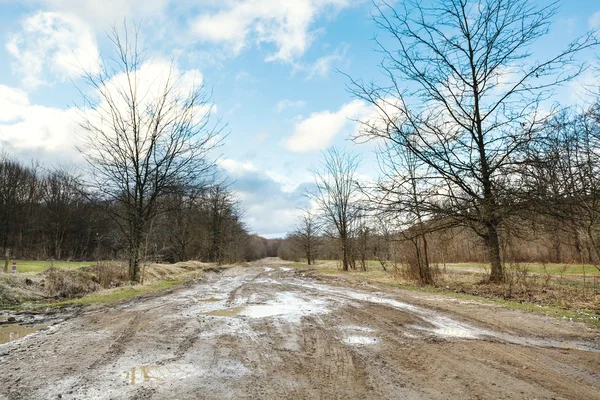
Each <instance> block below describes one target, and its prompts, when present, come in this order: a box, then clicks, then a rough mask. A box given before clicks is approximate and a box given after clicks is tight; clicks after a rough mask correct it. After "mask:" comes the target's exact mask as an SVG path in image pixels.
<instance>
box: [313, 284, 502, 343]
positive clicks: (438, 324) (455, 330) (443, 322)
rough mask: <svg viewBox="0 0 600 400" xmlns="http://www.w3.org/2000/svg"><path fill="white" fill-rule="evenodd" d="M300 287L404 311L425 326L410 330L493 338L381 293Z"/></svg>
mask: <svg viewBox="0 0 600 400" xmlns="http://www.w3.org/2000/svg"><path fill="white" fill-rule="evenodd" d="M302 286H305V287H312V288H314V289H317V290H319V291H322V292H325V293H329V294H332V295H335V296H340V297H345V298H347V299H350V300H359V301H365V302H368V303H373V304H382V305H386V306H389V307H392V308H395V309H397V310H405V311H407V312H410V313H411V314H413V315H415V316H417V317H419V318H420V319H421V320H422V321H423V322H424V323H425V324H426V325H425V326H421V325H412V326H410V328H412V329H415V330H418V331H422V332H429V333H432V334H434V335H437V336H441V337H445V338H456V339H478V338H481V337H483V336H493V335H492V333H491V332H488V331H486V330H483V329H479V328H476V327H474V326H472V325H470V324H467V323H463V322H459V321H455V320H453V319H452V318H448V317H445V316H443V315H440V314H438V313H436V312H435V311H432V310H428V309H425V308H421V307H417V306H413V305H411V304H408V303H404V302H401V301H398V300H394V299H390V298H388V297H385V295H384V294H382V293H360V292H352V291H349V290H344V289H337V288H332V287H329V286H325V285H320V284H306V283H304V282H303V283H302ZM427 325H429V326H427Z"/></svg>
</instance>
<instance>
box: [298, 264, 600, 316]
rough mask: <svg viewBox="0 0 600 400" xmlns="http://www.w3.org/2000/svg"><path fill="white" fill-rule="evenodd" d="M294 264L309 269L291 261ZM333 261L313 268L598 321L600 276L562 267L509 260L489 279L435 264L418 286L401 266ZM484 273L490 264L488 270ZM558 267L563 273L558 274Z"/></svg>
mask: <svg viewBox="0 0 600 400" xmlns="http://www.w3.org/2000/svg"><path fill="white" fill-rule="evenodd" d="M293 265H294V266H296V267H300V268H308V266H307V265H306V264H301V263H295V264H293ZM338 265H339V263H338V262H336V261H318V262H317V264H316V265H314V266H311V267H310V268H311V269H312V270H315V271H316V272H318V273H321V274H325V275H335V276H339V277H343V278H344V279H350V280H355V281H362V282H371V283H379V284H384V285H389V286H399V287H403V288H406V289H413V290H426V291H433V292H438V293H447V294H450V295H453V296H459V297H460V296H467V297H472V298H479V299H483V300H485V301H492V302H495V303H499V304H502V305H505V306H507V307H509V308H514V309H523V310H527V311H535V312H543V313H545V314H549V315H555V316H559V317H565V318H573V319H577V320H582V321H585V322H588V323H591V324H594V325H600V277H599V276H595V275H588V274H585V275H584V274H583V273H582V274H581V275H578V274H573V273H571V274H567V273H566V272H565V271H564V268H556V267H553V268H546V272H545V273H540V272H539V271H544V268H543V267H542V266H541V265H540V264H537V265H535V266H534V267H533V268H532V267H531V264H510V265H507V266H506V282H504V283H501V284H493V283H489V282H488V281H487V279H486V274H485V272H486V270H485V269H483V268H482V269H479V268H472V265H471V266H470V267H471V268H469V267H465V268H463V267H459V268H446V270H444V268H443V267H442V266H437V267H436V270H437V275H436V283H435V284H434V285H431V286H426V287H423V286H420V285H418V283H417V281H416V280H415V279H413V278H412V274H410V273H407V272H406V269H405V268H404V266H402V265H396V266H393V265H392V266H388V267H387V268H386V269H387V270H384V269H383V268H382V267H381V265H380V264H379V263H378V262H370V263H369V267H368V269H367V271H366V272H361V271H359V270H352V271H348V272H342V271H341V269H340V268H339V266H338ZM487 271H488V272H489V268H488V270H487ZM561 271H562V273H561Z"/></svg>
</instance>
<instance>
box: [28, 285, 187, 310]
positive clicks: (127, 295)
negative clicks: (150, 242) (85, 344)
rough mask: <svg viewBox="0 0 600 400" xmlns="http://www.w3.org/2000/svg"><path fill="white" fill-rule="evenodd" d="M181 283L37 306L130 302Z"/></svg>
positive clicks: (99, 294) (130, 288)
mask: <svg viewBox="0 0 600 400" xmlns="http://www.w3.org/2000/svg"><path fill="white" fill-rule="evenodd" d="M181 282H182V281H181V280H165V281H159V282H155V283H152V284H148V285H136V286H129V287H121V288H116V289H107V290H104V291H102V292H100V293H94V294H90V295H88V296H85V297H82V298H79V299H70V300H63V301H57V302H53V303H44V304H36V307H56V306H58V307H60V306H68V305H79V304H94V303H114V302H119V301H123V300H129V299H131V298H134V297H137V296H141V295H143V294H147V293H152V292H157V291H160V290H164V289H168V288H170V287H173V286H176V285H179V284H181Z"/></svg>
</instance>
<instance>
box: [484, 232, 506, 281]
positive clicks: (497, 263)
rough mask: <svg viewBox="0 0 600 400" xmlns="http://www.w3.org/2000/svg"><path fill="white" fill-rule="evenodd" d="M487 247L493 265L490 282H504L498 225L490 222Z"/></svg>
mask: <svg viewBox="0 0 600 400" xmlns="http://www.w3.org/2000/svg"><path fill="white" fill-rule="evenodd" d="M487 231H488V235H487V236H488V237H487V239H488V240H487V247H488V256H489V261H490V265H491V268H492V270H491V273H490V282H503V281H504V270H503V268H502V259H501V258H500V240H499V238H498V224H497V223H494V222H490V223H488V224H487Z"/></svg>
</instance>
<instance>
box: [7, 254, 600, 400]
mask: <svg viewBox="0 0 600 400" xmlns="http://www.w3.org/2000/svg"><path fill="white" fill-rule="evenodd" d="M340 283H342V284H343V285H342V286H340V285H339V284H340ZM0 354H2V357H1V358H0V398H2V397H3V398H8V399H52V398H62V399H90V398H98V399H120V398H122V399H130V398H137V399H166V398H177V399H226V398H227V399H228V398H247V399H302V398H305V399H316V398H321V399H330V398H331V399H334V398H338V399H339V398H344V399H382V398H386V399H449V398H455V399H501V398H504V399H534V398H535V399H600V336H599V332H598V330H596V329H593V328H590V327H587V326H585V325H583V324H578V323H571V322H568V321H563V320H557V319H553V318H548V317H542V316H538V315H532V314H524V313H521V312H517V311H508V310H505V309H502V308H499V307H495V306H489V305H483V304H480V303H477V302H472V301H462V300H449V299H448V298H445V297H440V296H436V295H432V294H427V293H414V292H407V291H403V290H399V289H392V288H383V287H374V286H371V285H365V284H358V283H357V284H355V285H354V286H348V285H347V283H344V282H336V281H329V280H318V279H315V278H314V277H310V276H307V275H306V273H305V272H303V271H299V270H294V269H292V268H288V267H287V266H286V265H285V264H279V263H276V262H273V261H270V262H266V263H256V264H254V265H253V266H250V267H238V268H231V269H228V270H226V271H223V272H222V273H220V274H207V276H206V277H205V279H204V281H203V282H199V283H196V284H194V285H192V286H189V287H185V288H182V289H180V290H175V291H172V292H171V293H168V294H166V295H163V296H155V297H147V298H145V299H137V300H132V301H128V302H126V303H121V304H119V305H116V306H110V307H106V306H105V307H96V308H94V309H89V310H87V311H85V312H83V313H82V314H81V315H79V316H77V317H75V318H72V319H70V320H68V321H66V322H63V323H61V324H58V325H55V326H52V327H50V328H48V329H47V330H45V331H41V332H39V333H37V334H35V335H31V336H28V337H26V338H24V339H22V340H19V341H16V342H11V343H8V344H5V345H2V346H0Z"/></svg>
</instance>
